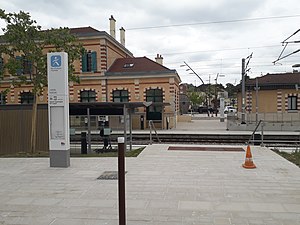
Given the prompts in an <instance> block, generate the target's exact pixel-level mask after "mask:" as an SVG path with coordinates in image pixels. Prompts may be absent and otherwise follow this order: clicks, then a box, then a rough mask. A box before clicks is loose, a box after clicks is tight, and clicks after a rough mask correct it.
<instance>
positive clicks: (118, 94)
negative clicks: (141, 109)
mask: <svg viewBox="0 0 300 225" xmlns="http://www.w3.org/2000/svg"><path fill="white" fill-rule="evenodd" d="M128 101H129V98H128V91H127V90H115V91H113V102H128Z"/></svg>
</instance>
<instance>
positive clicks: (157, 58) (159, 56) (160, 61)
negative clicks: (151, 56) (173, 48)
mask: <svg viewBox="0 0 300 225" xmlns="http://www.w3.org/2000/svg"><path fill="white" fill-rule="evenodd" d="M163 59H164V58H163V57H162V56H161V55H159V54H157V56H156V58H155V60H156V62H157V63H158V64H160V65H163Z"/></svg>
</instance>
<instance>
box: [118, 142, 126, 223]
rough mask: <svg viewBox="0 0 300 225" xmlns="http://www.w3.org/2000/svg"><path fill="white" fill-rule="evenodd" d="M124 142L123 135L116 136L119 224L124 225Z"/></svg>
mask: <svg viewBox="0 0 300 225" xmlns="http://www.w3.org/2000/svg"><path fill="white" fill-rule="evenodd" d="M124 143H125V140H124V137H118V182H119V187H118V190H119V225H126V204H125V144H124Z"/></svg>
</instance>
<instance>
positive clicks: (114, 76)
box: [0, 16, 181, 128]
mask: <svg viewBox="0 0 300 225" xmlns="http://www.w3.org/2000/svg"><path fill="white" fill-rule="evenodd" d="M109 20H110V34H108V33H107V32H105V31H98V30H96V29H94V28H92V27H81V28H71V33H72V34H74V35H75V36H76V37H77V38H78V41H79V42H80V43H82V44H83V47H84V48H85V49H86V53H85V54H83V55H82V57H81V59H80V60H77V61H75V62H74V67H75V74H76V75H78V76H79V79H80V83H75V82H69V98H70V99H69V100H70V103H71V104H72V103H77V102H113V101H119V102H120V101H123V102H124V101H129V102H141V101H153V102H161V103H165V105H169V106H166V107H162V108H160V107H158V106H151V107H150V108H148V109H145V110H144V111H140V112H137V114H138V115H137V116H138V117H141V116H143V117H144V118H145V123H147V120H150V119H153V120H157V121H160V122H159V123H160V125H161V127H162V128H165V123H166V121H167V122H168V123H170V124H168V125H170V126H169V127H173V126H175V124H176V117H177V114H178V101H179V99H178V92H179V83H180V82H181V81H180V78H179V76H178V74H177V73H176V71H175V70H170V69H168V68H166V67H164V66H163V65H162V57H161V56H159V55H158V56H157V58H156V60H157V62H155V61H152V60H150V59H148V58H146V57H138V58H135V57H134V56H133V54H132V53H131V52H130V51H129V50H128V49H127V48H126V47H125V29H124V28H121V29H120V42H118V41H117V40H116V37H115V34H116V29H115V23H116V20H115V19H114V18H113V17H112V16H111V18H110V19H109ZM0 44H1V43H0ZM45 51H47V50H46V49H45ZM7 60H8V58H7V57H6V56H5V55H2V56H1V57H0V66H1V64H3V63H6V61H7ZM30 66H31V65H30V63H23V67H24V68H23V70H22V73H23V74H26V72H27V71H28V68H29V67H30ZM29 69H30V68H29ZM31 89H32V87H31V86H30V85H22V86H20V87H17V86H14V85H13V84H12V82H11V75H10V74H7V73H6V74H4V78H3V79H2V80H0V104H31V103H32V101H33V94H32V93H31ZM4 90H9V91H8V92H7V93H6V92H4ZM47 92H48V91H47V87H45V88H44V91H43V92H42V93H41V95H40V96H39V98H38V100H37V101H38V104H42V103H44V104H45V103H47ZM138 127H139V126H138V125H136V126H135V125H134V128H138Z"/></svg>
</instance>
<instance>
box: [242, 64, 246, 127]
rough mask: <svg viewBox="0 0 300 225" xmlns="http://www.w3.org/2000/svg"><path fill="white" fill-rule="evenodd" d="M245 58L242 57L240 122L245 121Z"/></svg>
mask: <svg viewBox="0 0 300 225" xmlns="http://www.w3.org/2000/svg"><path fill="white" fill-rule="evenodd" d="M245 73H246V72H245V59H244V58H242V124H246V122H245V95H246V93H245Z"/></svg>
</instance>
